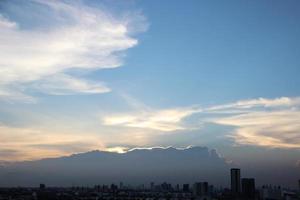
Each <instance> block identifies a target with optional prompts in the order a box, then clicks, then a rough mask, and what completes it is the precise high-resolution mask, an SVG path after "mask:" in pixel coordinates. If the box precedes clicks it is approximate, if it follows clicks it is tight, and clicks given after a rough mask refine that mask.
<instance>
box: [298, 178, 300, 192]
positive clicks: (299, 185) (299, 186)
mask: <svg viewBox="0 0 300 200" xmlns="http://www.w3.org/2000/svg"><path fill="white" fill-rule="evenodd" d="M298 190H299V192H300V179H299V180H298Z"/></svg>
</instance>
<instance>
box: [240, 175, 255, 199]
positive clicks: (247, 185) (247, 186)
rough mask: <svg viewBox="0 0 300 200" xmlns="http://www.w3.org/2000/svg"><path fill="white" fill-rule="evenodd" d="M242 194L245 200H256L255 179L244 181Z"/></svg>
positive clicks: (245, 179) (244, 179)
mask: <svg viewBox="0 0 300 200" xmlns="http://www.w3.org/2000/svg"><path fill="white" fill-rule="evenodd" d="M242 194H243V196H244V197H245V198H249V199H254V197H255V180H254V178H243V179H242Z"/></svg>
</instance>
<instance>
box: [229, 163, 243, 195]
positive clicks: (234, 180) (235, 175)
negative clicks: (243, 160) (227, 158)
mask: <svg viewBox="0 0 300 200" xmlns="http://www.w3.org/2000/svg"><path fill="white" fill-rule="evenodd" d="M230 172H231V192H232V194H234V195H238V194H240V192H241V170H240V169H237V168H232V169H231V170H230Z"/></svg>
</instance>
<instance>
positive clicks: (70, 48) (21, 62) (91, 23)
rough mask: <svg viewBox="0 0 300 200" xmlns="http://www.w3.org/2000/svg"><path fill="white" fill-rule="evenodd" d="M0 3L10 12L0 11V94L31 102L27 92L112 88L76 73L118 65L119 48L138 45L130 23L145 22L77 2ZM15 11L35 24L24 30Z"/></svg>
mask: <svg viewBox="0 0 300 200" xmlns="http://www.w3.org/2000/svg"><path fill="white" fill-rule="evenodd" d="M2 4H3V5H2V7H4V8H5V6H9V7H10V8H13V9H11V10H13V11H14V12H11V13H10V15H11V16H8V15H4V14H1V13H0V98H2V99H6V100H27V101H32V100H33V98H32V97H31V96H30V95H29V94H28V91H29V90H38V91H40V92H43V93H49V94H60V95H62V94H74V93H92V94H94V93H104V92H108V91H110V89H109V88H108V87H107V86H105V85H104V84H103V83H101V82H98V81H97V82H96V81H92V80H86V79H84V78H81V77H80V76H81V75H82V74H83V72H84V73H85V74H86V72H89V71H90V70H97V69H104V68H115V67H119V66H121V65H122V57H123V55H122V54H121V52H124V51H125V50H127V49H128V48H131V47H133V46H135V45H137V43H138V41H137V40H136V39H134V38H133V37H132V36H131V35H132V32H134V29H133V28H132V27H134V26H133V25H132V23H133V22H132V21H138V20H139V18H140V19H141V20H143V19H142V16H140V15H139V14H133V15H126V17H119V18H117V17H115V16H112V15H111V14H110V13H109V12H107V11H105V10H104V9H103V8H102V9H100V8H91V7H88V6H86V5H84V4H82V3H80V2H79V1H68V2H66V1H39V0H30V1H26V2H23V3H20V4H18V3H16V2H14V1H12V2H11V3H10V2H3V3H2ZM7 4H8V5H7ZM21 11H22V13H20V12H21ZM35 11H36V12H35ZM43 13H44V14H43ZM14 14H15V15H21V16H22V17H30V18H31V19H33V20H32V21H33V22H32V24H29V25H28V24H27V26H26V27H25V28H24V25H23V24H22V23H23V22H22V19H19V18H16V17H15V18H14ZM13 19H14V20H13ZM34 20H37V21H39V22H40V23H36V24H35V23H34ZM139 30H141V29H140V28H139ZM72 70H77V73H76V74H77V76H75V75H74V74H73V75H71V73H70V72H72ZM78 72H79V73H78ZM78 74H79V75H78Z"/></svg>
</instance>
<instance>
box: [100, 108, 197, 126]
mask: <svg viewBox="0 0 300 200" xmlns="http://www.w3.org/2000/svg"><path fill="white" fill-rule="evenodd" d="M199 111H200V109H199V108H193V107H191V108H173V109H164V110H145V111H143V112H139V113H127V114H117V115H112V116H106V117H104V118H103V124H104V125H110V126H125V127H133V128H144V129H154V130H158V131H166V132H168V131H176V130H184V129H188V127H185V126H184V125H183V124H182V121H183V120H184V119H185V118H186V117H188V116H191V115H192V114H194V113H197V112H199Z"/></svg>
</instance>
